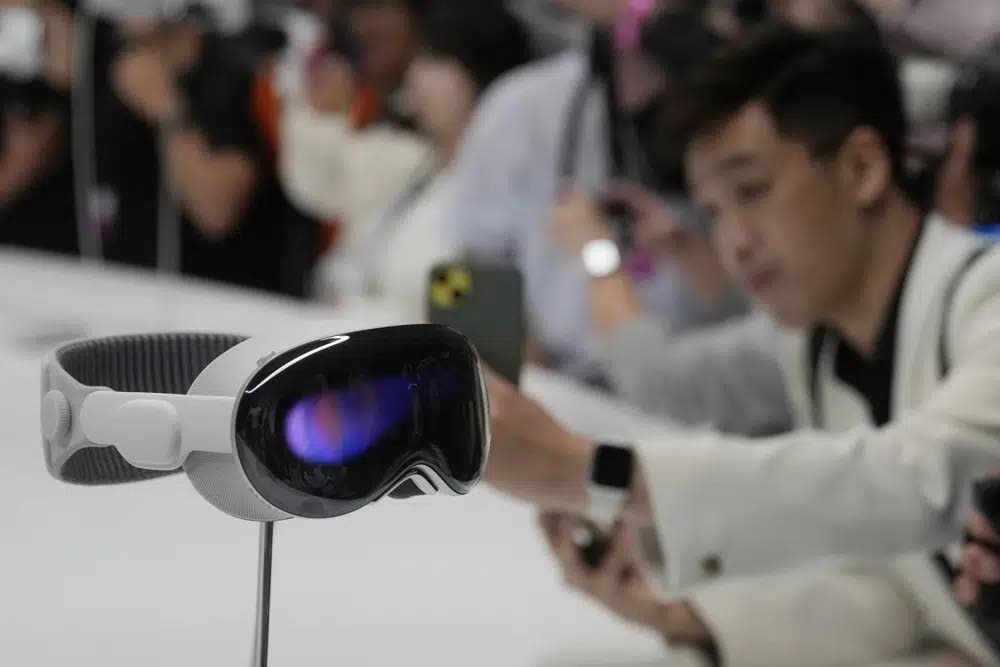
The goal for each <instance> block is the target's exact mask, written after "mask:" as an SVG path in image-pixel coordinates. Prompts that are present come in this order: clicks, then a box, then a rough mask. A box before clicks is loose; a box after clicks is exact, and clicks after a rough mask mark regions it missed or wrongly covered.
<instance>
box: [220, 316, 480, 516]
mask: <svg viewBox="0 0 1000 667" xmlns="http://www.w3.org/2000/svg"><path fill="white" fill-rule="evenodd" d="M477 363H478V362H477V359H476V355H475V352H474V351H473V349H472V347H471V346H470V345H469V343H468V342H467V341H466V340H465V338H464V337H462V336H461V335H460V334H458V333H456V332H454V331H452V330H451V329H448V328H445V327H437V326H409V327H394V328H389V329H377V330H373V331H363V332H360V333H353V334H347V335H344V336H336V337H331V338H329V339H325V340H320V341H316V342H313V343H310V344H309V345H306V346H303V347H300V348H297V349H295V350H293V351H291V352H288V353H285V354H282V355H279V356H278V357H276V358H275V359H273V360H271V361H269V362H268V363H267V364H265V365H264V366H263V367H262V368H261V369H260V371H258V372H257V374H256V375H255V376H254V378H253V379H252V380H251V381H250V382H249V383H248V384H247V389H246V393H245V394H244V396H243V397H242V399H241V400H240V405H239V407H238V408H237V415H236V444H237V452H238V455H239V458H240V461H241V463H242V465H243V468H244V470H246V473H247V476H248V477H249V479H250V482H251V484H253V485H254V487H255V488H256V489H257V491H258V492H259V493H260V494H261V495H262V496H264V497H265V498H267V499H268V500H269V501H270V502H271V503H273V504H274V505H275V506H277V507H279V508H280V509H282V510H284V511H286V512H288V513H290V514H294V515H296V516H305V517H317V518H320V517H331V516H338V515H341V514H346V513H348V512H352V511H354V510H356V509H359V508H360V507H363V506H364V505H366V504H368V503H369V502H371V501H372V500H375V499H376V498H378V497H379V496H381V495H383V494H384V493H385V492H386V491H388V490H389V489H390V488H391V487H392V486H393V485H394V484H395V483H396V482H398V481H399V480H400V479H401V478H402V477H403V476H404V475H405V474H406V473H407V472H408V471H410V470H411V469H412V468H413V466H414V465H417V464H425V465H427V466H429V467H430V468H432V469H433V470H434V471H435V472H437V473H438V474H439V475H440V476H441V478H442V479H444V480H445V482H446V483H447V484H448V485H449V486H450V487H452V489H454V490H455V491H457V492H459V493H465V492H467V491H468V490H469V489H470V488H471V487H472V485H474V484H475V483H476V482H477V481H478V479H479V474H480V471H481V468H482V464H483V460H484V457H485V455H486V414H485V397H484V396H483V392H482V388H481V385H480V382H479V375H478V373H479V371H478V366H477Z"/></svg>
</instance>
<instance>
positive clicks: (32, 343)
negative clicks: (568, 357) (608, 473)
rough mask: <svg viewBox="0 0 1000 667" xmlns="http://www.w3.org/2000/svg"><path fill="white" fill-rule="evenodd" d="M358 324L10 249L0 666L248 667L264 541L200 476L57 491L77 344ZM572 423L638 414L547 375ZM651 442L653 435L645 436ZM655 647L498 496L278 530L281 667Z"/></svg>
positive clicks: (388, 317) (0, 479)
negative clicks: (51, 383) (54, 407)
mask: <svg viewBox="0 0 1000 667" xmlns="http://www.w3.org/2000/svg"><path fill="white" fill-rule="evenodd" d="M335 316H347V317H351V318H352V319H360V320H365V323H366V324H371V325H377V324H386V323H391V322H392V321H393V316H392V311H391V309H387V308H382V307H379V306H378V305H376V304H357V305H355V306H351V307H346V308H344V309H341V310H340V311H339V312H332V311H324V310H323V309H321V308H319V307H316V306H306V305H300V304H297V303H294V302H289V301H284V300H281V299H275V298H272V297H266V296H261V295H259V294H255V293H251V292H245V291H240V290H232V289H226V288H222V287H218V286H214V285H207V284H204V283H193V282H186V281H183V282H182V281H177V280H166V279H160V278H157V277H156V276H153V275H150V274H146V273H142V272H136V271H123V270H111V269H99V268H94V267H85V266H82V265H80V264H79V263H77V262H73V261H68V260H57V259H52V258H49V257H46V256H41V255H28V254H15V253H10V252H6V251H3V250H0V526H2V532H0V665H5V666H6V665H9V666H11V667H15V666H16V667H27V666H34V665H39V666H50V665H51V666H55V665H62V666H73V667H84V666H93V667H119V666H121V667H126V666H127V667H136V666H142V667H158V666H163V667H167V666H170V667H176V666H178V665H199V666H201V665H210V666H213V667H222V666H225V667H229V666H233V665H246V664H248V660H249V653H250V639H251V634H252V624H253V607H254V597H255V567H256V557H257V527H256V525H254V524H248V523H242V522H239V521H237V520H234V519H230V518H229V517H227V516H225V515H223V514H221V513H219V512H218V511H216V510H215V509H214V508H212V507H210V506H209V505H208V504H206V503H205V502H204V501H202V500H201V498H200V497H199V496H198V495H197V494H196V493H195V491H194V490H193V489H192V488H191V487H190V485H189V484H188V483H187V481H186V479H185V478H184V477H182V476H177V477H173V478H169V479H165V480H159V481H155V482H150V483H144V484H138V485H132V486H122V487H113V488H81V487H72V486H68V485H64V484H61V483H59V482H57V481H55V480H54V479H52V478H50V477H49V475H48V473H47V472H46V470H45V466H44V464H43V460H42V450H41V444H40V436H39V432H38V431H39V427H38V377H39V364H38V359H39V357H40V356H41V354H42V353H43V352H44V351H45V350H46V349H47V348H48V347H51V346H53V345H55V344H57V343H58V342H61V341H60V339H63V338H66V337H80V336H99V335H107V334H118V333H132V332H140V331H154V330H219V331H234V332H247V333H253V332H255V331H258V330H262V329H266V328H271V327H274V326H276V325H277V324H280V323H282V322H284V323H289V324H291V323H294V322H295V321H302V320H315V319H326V318H329V317H335ZM526 386H527V387H528V389H529V391H530V392H531V393H534V394H536V395H539V396H542V397H543V398H544V399H545V402H546V403H547V404H549V405H550V406H551V407H552V408H553V409H555V411H556V412H557V413H559V414H561V415H563V416H568V415H567V413H566V410H567V409H568V408H572V410H573V411H574V412H576V416H577V418H578V419H586V420H588V422H589V423H590V424H592V425H594V426H599V427H601V428H602V430H603V431H604V433H602V435H608V436H612V435H616V434H617V435H619V436H625V437H627V436H628V434H629V430H630V429H631V428H632V427H633V424H632V422H630V416H629V415H628V414H626V413H623V412H621V411H618V410H616V409H615V408H614V407H612V406H604V405H603V404H602V403H600V402H599V401H590V402H588V401H587V400H585V399H584V398H573V397H574V396H576V391H577V390H575V389H574V388H573V387H572V386H571V385H569V384H567V383H565V382H562V381H561V380H559V379H557V378H554V377H552V376H548V375H543V374H541V373H538V372H530V373H529V374H528V375H527V377H526ZM637 427H638V426H637ZM664 656H665V654H664V651H663V649H662V647H661V645H660V643H659V642H658V641H657V640H656V639H655V638H654V637H651V636H650V635H648V634H646V633H643V632H639V631H637V630H635V629H632V628H629V627H627V626H625V625H623V624H621V623H618V622H617V621H615V620H613V619H611V618H610V617H609V616H607V615H606V614H605V613H603V612H602V611H600V610H598V609H597V608H595V607H593V606H591V605H590V604H588V603H586V602H585V601H584V600H583V599H581V598H579V597H577V596H576V595H574V594H572V593H570V592H568V591H566V590H564V588H563V586H562V583H561V581H560V579H559V577H558V573H557V572H556V569H555V567H554V565H553V563H552V561H551V559H550V558H549V556H548V554H547V553H546V549H545V547H544V545H543V542H542V539H541V536H540V534H539V533H538V531H537V529H536V527H535V520H534V514H533V512H532V511H530V510H529V509H528V508H525V507H522V506H519V505H516V504H513V503H511V502H509V501H507V500H505V499H503V498H501V497H499V496H498V495H496V494H495V493H494V492H492V491H491V490H489V489H487V488H485V487H481V488H480V489H478V490H477V491H476V492H475V493H474V494H473V495H471V496H469V497H466V498H458V499H452V498H430V499H419V500H413V501H408V502H391V501H386V502H384V503H380V504H379V505H378V506H374V507H371V508H369V509H367V510H365V511H362V512H358V513H356V514H354V515H351V516H348V517H345V518H342V519H338V520H330V521H319V522H316V521H305V520H297V521H289V522H284V523H281V524H279V525H278V526H277V530H276V543H275V571H274V598H273V615H272V636H271V665H272V667H286V666H293V665H294V666H301V665H306V664H308V665H334V666H340V667H359V666H362V665H364V666H367V665H374V666H378V667H381V666H383V665H384V666H392V667H397V666H400V665H413V666H423V665H434V666H435V667H447V666H452V665H454V666H456V667H457V666H460V665H461V666H465V665H476V666H482V667H493V666H495V667H519V666H525V667H528V666H531V667H535V666H549V667H556V666H566V667H569V666H570V665H590V666H597V665H608V666H620V667H625V666H640V665H642V666H645V665H655V664H662V663H663V662H664V660H665V657H664Z"/></svg>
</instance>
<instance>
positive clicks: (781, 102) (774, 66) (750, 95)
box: [674, 24, 906, 185]
mask: <svg viewBox="0 0 1000 667" xmlns="http://www.w3.org/2000/svg"><path fill="white" fill-rule="evenodd" d="M752 102H760V103H761V104H763V105H764V107H765V108H766V109H767V111H768V112H769V113H770V114H771V116H772V117H773V118H774V121H775V124H776V126H777V129H778V132H779V133H781V134H782V135H784V136H787V137H792V138H795V139H797V140H799V141H802V142H803V143H805V144H806V146H808V148H809V150H810V152H811V153H812V154H813V156H815V157H817V158H824V157H830V156H832V155H833V154H834V153H836V152H837V151H838V150H839V149H840V147H841V146H842V145H843V143H844V141H845V140H846V139H847V137H848V136H849V135H850V133H851V132H852V131H854V130H855V129H856V128H859V127H870V128H872V129H874V130H875V131H876V132H877V133H878V134H879V136H880V137H881V139H882V141H883V142H884V144H885V147H886V151H887V152H888V154H889V157H890V160H891V162H892V168H893V176H894V178H895V180H896V182H897V183H898V184H900V185H904V184H905V177H904V169H903V152H904V142H905V136H906V120H905V116H904V111H903V101H902V91H901V86H900V81H899V74H898V67H897V63H896V61H895V59H894V58H893V56H892V55H891V54H890V53H889V51H888V50H887V49H886V47H885V45H884V44H883V43H882V41H881V40H880V39H874V38H871V37H869V36H866V35H865V34H862V33H858V32H856V31H845V32H833V33H824V34H820V33H813V32H806V31H803V30H801V29H798V28H795V27H792V26H790V25H785V24H771V25H767V26H763V27H761V28H760V29H758V30H755V31H752V32H751V33H749V34H747V35H746V36H744V37H742V38H740V39H738V40H737V41H735V42H733V43H732V44H730V45H728V46H727V47H726V48H724V49H722V50H721V51H720V52H719V54H718V55H717V56H716V57H715V58H713V59H712V60H711V61H710V62H709V63H708V64H707V65H706V66H705V67H703V68H702V69H701V70H700V72H698V73H697V74H696V76H695V77H694V80H693V82H692V85H691V88H690V90H689V94H688V96H687V100H686V102H685V103H684V104H683V109H682V110H681V112H680V114H679V117H675V121H676V124H675V125H674V129H675V130H676V131H679V132H680V133H681V136H682V137H683V138H684V143H690V142H691V141H692V140H693V139H695V138H697V137H698V136H701V135H704V134H705V133H708V132H711V131H713V130H714V129H716V128H718V127H719V126H720V125H722V124H723V123H725V122H726V121H727V120H729V119H730V118H732V117H733V116H734V115H735V114H737V113H738V112H739V111H741V110H742V109H743V108H745V107H746V106H747V105H749V104H750V103H752Z"/></svg>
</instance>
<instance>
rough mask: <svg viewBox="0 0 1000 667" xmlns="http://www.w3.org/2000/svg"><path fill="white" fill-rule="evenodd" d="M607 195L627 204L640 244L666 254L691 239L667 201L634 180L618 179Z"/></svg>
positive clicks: (638, 243)
mask: <svg viewBox="0 0 1000 667" xmlns="http://www.w3.org/2000/svg"><path fill="white" fill-rule="evenodd" d="M610 195H611V198H612V199H614V200H615V201H619V202H621V203H623V204H624V205H625V206H626V207H628V210H629V213H631V215H632V218H633V219H634V220H635V229H634V230H633V233H634V234H635V241H636V244H637V245H639V246H640V247H642V248H646V249H647V250H649V251H651V252H654V253H656V254H658V255H665V256H670V255H673V254H674V253H676V252H677V251H678V250H679V249H681V248H682V247H683V246H684V244H685V243H686V242H687V241H690V240H691V237H692V234H691V232H689V231H688V230H686V229H685V228H684V227H683V226H682V225H680V224H679V223H678V221H677V216H676V215H675V214H674V213H673V211H671V210H670V206H669V205H668V204H667V202H665V201H664V200H663V199H662V198H661V197H659V196H658V195H657V194H655V193H653V192H651V191H649V190H647V189H646V188H644V187H642V186H641V185H639V184H638V183H634V182H632V181H619V182H617V183H615V184H614V185H613V186H612V187H611V193H610Z"/></svg>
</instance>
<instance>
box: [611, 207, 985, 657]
mask: <svg viewBox="0 0 1000 667" xmlns="http://www.w3.org/2000/svg"><path fill="white" fill-rule="evenodd" d="M980 243H981V241H980V240H978V239H977V238H976V237H974V236H973V235H971V234H970V233H968V232H965V231H963V230H960V229H958V228H957V227H953V226H951V225H948V224H947V223H946V222H945V221H943V220H941V219H939V218H931V219H930V220H929V221H928V224H927V226H926V228H925V230H924V233H923V235H922V237H921V240H920V243H919V246H918V248H917V250H916V253H915V256H914V259H913V262H912V265H911V267H910V272H909V274H908V277H907V281H906V284H905V286H904V292H903V295H902V301H901V305H900V312H899V318H898V322H897V344H896V360H895V379H894V391H893V405H892V422H891V423H890V424H889V425H888V426H887V427H885V428H882V429H875V428H873V427H872V426H871V424H870V417H869V414H868V410H867V408H866V405H865V403H864V400H863V398H862V397H860V396H858V395H857V394H856V393H855V392H854V391H853V389H851V388H849V387H847V386H846V385H844V384H843V383H841V382H840V381H839V380H838V379H837V378H836V377H835V375H834V373H833V363H832V355H830V354H824V355H822V356H821V358H820V363H819V366H818V368H817V376H816V386H817V387H818V391H817V395H818V397H819V401H820V404H821V410H820V412H821V414H823V415H824V421H825V423H824V424H823V425H822V426H823V428H824V430H823V431H819V430H816V425H814V424H812V414H813V410H812V399H811V393H812V392H811V391H810V387H809V375H810V373H809V368H810V365H811V364H810V361H809V358H808V357H809V353H808V341H807V338H808V337H807V335H806V334H805V333H804V332H789V331H779V330H778V328H777V327H775V326H774V325H773V324H771V323H769V322H766V321H763V320H761V319H759V318H758V319H756V320H755V321H748V322H745V323H743V324H739V325H732V326H730V327H727V328H724V329H720V330H718V331H717V332H715V333H712V334H703V335H702V336H701V337H700V338H699V339H692V340H689V341H686V342H681V343H680V348H681V349H683V350H684V356H683V357H682V356H679V355H678V354H676V351H677V349H678V344H677V343H676V342H668V341H666V339H664V338H663V337H662V335H660V334H653V333H652V329H651V328H649V327H644V326H643V325H642V324H641V323H639V324H637V325H636V326H635V327H633V328H632V329H631V330H627V331H623V332H620V334H619V335H617V336H616V340H614V341H612V342H611V344H610V345H609V350H608V357H609V364H610V367H611V368H612V374H613V375H614V377H615V378H616V379H617V380H618V384H619V387H620V388H621V389H623V391H624V393H625V394H626V395H628V396H630V397H631V398H633V399H634V400H639V401H640V402H642V403H644V407H646V408H654V409H655V408H657V407H658V408H659V409H660V411H661V412H667V413H668V414H672V415H673V416H675V417H679V418H681V419H684V420H685V421H688V422H689V423H690V422H691V421H697V420H698V418H699V416H701V417H703V418H705V419H712V420H718V421H719V422H721V425H722V426H726V427H727V428H730V429H739V430H742V431H752V430H754V429H756V428H766V427H774V426H776V425H779V424H780V423H781V422H782V421H785V420H788V419H790V424H789V423H786V425H794V426H795V427H796V428H795V429H794V430H793V431H791V432H790V433H788V434H786V435H783V436H779V437H775V438H769V439H757V440H752V439H749V438H741V437H736V436H726V435H722V434H721V433H720V432H719V431H717V430H708V429H699V430H689V431H684V432H678V431H676V430H669V431H668V430H665V431H663V432H660V433H656V434H652V433H651V434H649V436H648V438H644V439H643V442H641V443H640V444H639V455H640V461H641V466H642V469H643V473H644V475H645V479H646V481H647V485H648V487H649V489H650V494H651V499H652V504H653V509H654V518H655V522H656V526H657V531H658V533H659V535H660V540H661V543H662V546H663V550H664V555H665V564H666V572H665V575H666V582H667V587H668V590H669V591H670V592H672V593H677V594H688V595H693V600H694V602H695V605H696V606H698V607H700V608H701V610H702V612H703V615H704V616H705V617H706V620H708V622H709V624H710V625H712V626H713V629H715V630H716V631H717V633H716V634H717V636H718V637H719V638H720V640H721V641H720V643H721V644H722V646H721V648H722V650H723V654H724V657H725V658H726V661H727V665H730V664H761V665H763V664H769V665H778V664H859V663H860V662H864V661H869V662H870V661H871V659H872V658H875V657H879V655H885V656H888V655H892V654H894V653H896V652H898V651H902V650H906V649H907V648H912V646H913V645H914V644H915V643H916V642H917V640H919V639H921V638H923V637H925V636H927V635H928V634H930V635H937V636H939V637H941V638H942V639H945V640H946V641H947V642H948V643H949V644H951V645H954V646H956V647H959V648H961V649H962V650H964V651H966V652H967V653H969V654H970V655H972V656H974V657H975V658H976V659H977V660H978V661H979V662H980V663H981V664H1000V662H998V661H997V660H996V658H994V657H993V654H992V652H991V651H990V649H989V647H988V646H987V645H986V643H985V641H984V640H983V639H982V637H980V636H979V634H978V633H977V631H976V629H975V628H974V627H973V626H972V624H971V623H970V622H969V621H968V619H967V617H966V616H965V614H964V612H963V611H962V610H961V609H960V608H959V606H958V605H957V604H956V603H955V601H954V599H953V597H952V595H951V592H950V590H949V588H948V586H947V583H946V582H945V580H944V579H943V578H942V577H941V575H940V573H939V572H938V570H937V569H936V566H935V565H934V564H933V563H932V562H931V561H930V559H929V558H928V557H927V556H926V555H924V553H925V552H926V550H930V549H935V548H938V547H942V546H945V545H948V544H949V543H952V542H954V541H955V540H957V539H958V537H959V536H960V535H961V533H962V527H963V524H964V522H965V520H966V519H967V514H968V510H969V501H970V491H971V487H972V484H973V482H974V481H975V480H976V479H978V478H979V477H981V476H982V475H984V474H985V473H986V472H987V471H988V470H990V469H991V468H992V467H994V466H996V464H997V463H1000V252H998V251H990V252H989V253H987V254H985V255H984V256H982V257H981V258H980V259H978V260H977V261H976V262H975V263H974V264H973V265H972V266H971V267H969V268H968V269H967V271H966V273H965V275H964V276H963V277H962V278H961V281H960V282H959V283H958V287H957V290H955V292H954V294H953V296H952V299H951V302H950V306H949V308H948V309H947V310H948V312H947V313H946V312H945V310H946V309H945V302H946V300H947V296H948V294H947V293H948V292H949V287H950V286H951V285H952V283H954V282H955V276H956V275H957V274H959V273H960V272H961V271H963V270H965V269H966V266H967V262H968V258H969V257H970V255H971V254H972V253H973V252H974V251H975V249H976V248H977V246H978V245H979V244H980ZM942 332H943V333H944V338H943V340H944V341H945V342H946V350H947V358H948V360H949V362H950V365H951V370H950V373H949V375H948V377H947V379H946V380H945V381H944V382H942V380H941V376H942V368H941V364H940V360H939V357H940V355H939V347H940V344H941V341H942ZM657 336H660V340H661V345H662V346H664V349H666V347H667V346H670V348H671V349H672V350H673V351H674V352H675V353H674V354H671V355H667V356H668V357H671V358H670V359H667V360H660V361H659V362H654V361H653V359H654V358H656V354H655V353H654V352H652V351H651V348H650V347H649V346H650V345H651V344H652V343H653V341H654V339H656V337H657ZM637 350H642V351H644V354H643V355H640V354H639V353H638V352H637ZM640 356H643V357H645V358H642V359H640V358H639V357H640ZM686 371H694V372H686ZM776 379H777V384H776ZM777 385H780V386H777ZM653 396H655V398H654V397H653ZM671 405H672V406H677V405H682V406H686V407H685V408H684V410H683V413H681V414H678V412H677V410H672V409H668V408H666V407H665V406H671ZM699 412H701V413H702V414H699ZM908 553H910V554H915V555H909V556H903V557H900V558H898V559H897V560H895V561H889V560H882V559H883V558H885V557H896V556H898V555H899V554H908ZM829 557H852V558H854V559H858V558H868V559H878V560H873V561H871V562H868V561H866V562H860V561H857V560H854V561H852V562H851V563H850V564H849V565H847V566H844V567H843V568H842V569H840V570H838V571H836V572H833V571H831V570H830V567H831V566H830V564H829V560H827V568H826V569H825V570H822V571H812V572H810V573H805V572H798V573H796V574H795V575H794V576H793V575H786V576H784V577H779V578H770V577H769V578H764V579H756V580H746V581H742V582H737V583H732V584H725V585H718V586H711V587H709V588H702V586H703V585H705V584H709V583H711V582H713V580H719V579H722V578H726V577H735V576H743V575H754V574H763V573H768V572H776V571H787V570H788V569H789V568H793V567H795V566H799V565H804V564H806V563H810V562H812V563H815V562H817V561H820V560H822V559H829ZM693 589H698V590H694V592H692V591H693ZM741 600H742V603H741V602H740V601H741ZM833 619H835V622H834V623H830V622H828V621H829V620H833ZM782 630H784V632H782ZM852 646H854V647H857V650H856V652H852V651H853V650H852Z"/></svg>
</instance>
